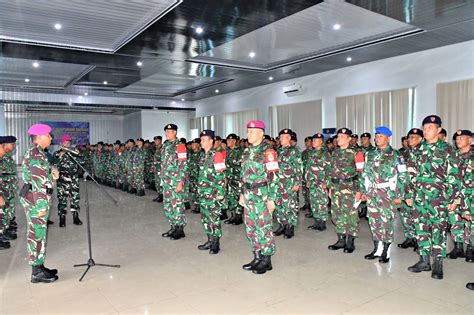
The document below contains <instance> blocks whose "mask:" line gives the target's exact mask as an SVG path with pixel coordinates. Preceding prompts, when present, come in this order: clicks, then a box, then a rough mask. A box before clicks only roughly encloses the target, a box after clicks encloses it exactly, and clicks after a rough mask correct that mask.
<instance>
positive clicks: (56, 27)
mask: <svg viewBox="0 0 474 315" xmlns="http://www.w3.org/2000/svg"><path fill="white" fill-rule="evenodd" d="M54 28H55V29H57V30H58V31H59V30H60V29H62V28H63V26H62V25H61V24H59V23H56V24H54Z"/></svg>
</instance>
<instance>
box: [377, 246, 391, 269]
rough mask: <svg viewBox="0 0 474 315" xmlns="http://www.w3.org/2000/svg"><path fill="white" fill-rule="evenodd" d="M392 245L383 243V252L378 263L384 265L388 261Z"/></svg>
mask: <svg viewBox="0 0 474 315" xmlns="http://www.w3.org/2000/svg"><path fill="white" fill-rule="evenodd" d="M391 245H392V244H390V243H387V242H383V252H382V255H381V256H380V257H379V262H380V263H383V264H386V263H388V262H389V261H390V246H391Z"/></svg>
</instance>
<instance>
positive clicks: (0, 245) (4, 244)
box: [0, 234, 10, 250]
mask: <svg viewBox="0 0 474 315" xmlns="http://www.w3.org/2000/svg"><path fill="white" fill-rule="evenodd" d="M9 248H10V242H9V241H8V240H7V239H5V238H4V237H3V234H0V250H2V249H9Z"/></svg>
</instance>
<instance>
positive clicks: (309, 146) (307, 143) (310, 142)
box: [300, 137, 313, 218]
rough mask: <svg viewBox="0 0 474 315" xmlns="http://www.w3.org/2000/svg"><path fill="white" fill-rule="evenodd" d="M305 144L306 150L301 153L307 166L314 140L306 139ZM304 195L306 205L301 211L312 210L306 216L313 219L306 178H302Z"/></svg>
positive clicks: (302, 159)
mask: <svg viewBox="0 0 474 315" xmlns="http://www.w3.org/2000/svg"><path fill="white" fill-rule="evenodd" d="M304 144H305V149H304V150H303V152H301V161H302V163H303V165H305V164H306V161H307V160H308V154H309V151H310V150H312V149H313V139H312V138H311V137H306V138H305V139H304ZM301 184H302V187H303V189H302V193H303V198H304V205H303V207H301V208H300V210H310V211H309V213H307V214H306V217H307V218H311V216H312V214H311V208H310V204H311V200H310V196H309V189H308V187H307V185H306V183H305V178H304V176H303V178H302V183H301Z"/></svg>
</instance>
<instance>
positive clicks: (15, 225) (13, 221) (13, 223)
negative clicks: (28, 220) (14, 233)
mask: <svg viewBox="0 0 474 315" xmlns="http://www.w3.org/2000/svg"><path fill="white" fill-rule="evenodd" d="M10 226H12V227H14V228H17V227H18V224H17V223H16V217H13V218H12V219H11V220H10Z"/></svg>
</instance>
